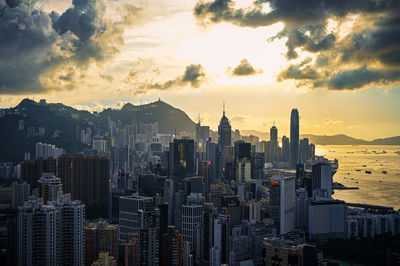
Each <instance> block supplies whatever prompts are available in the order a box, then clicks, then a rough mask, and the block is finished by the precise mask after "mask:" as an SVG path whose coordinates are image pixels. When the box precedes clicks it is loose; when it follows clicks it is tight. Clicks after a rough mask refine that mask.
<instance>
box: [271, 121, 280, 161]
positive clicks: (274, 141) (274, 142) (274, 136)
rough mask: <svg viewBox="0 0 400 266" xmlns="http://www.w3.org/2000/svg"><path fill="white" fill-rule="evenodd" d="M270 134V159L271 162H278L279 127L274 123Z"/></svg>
mask: <svg viewBox="0 0 400 266" xmlns="http://www.w3.org/2000/svg"><path fill="white" fill-rule="evenodd" d="M269 134H270V143H271V144H270V154H269V156H270V159H271V162H276V161H277V159H278V156H277V155H278V145H279V143H278V129H277V128H276V126H275V125H273V126H272V127H271V129H270V131H269Z"/></svg>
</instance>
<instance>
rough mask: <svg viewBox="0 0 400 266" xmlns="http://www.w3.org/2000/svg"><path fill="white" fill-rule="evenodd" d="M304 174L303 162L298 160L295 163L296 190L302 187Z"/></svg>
mask: <svg viewBox="0 0 400 266" xmlns="http://www.w3.org/2000/svg"><path fill="white" fill-rule="evenodd" d="M305 173H306V172H305V165H304V161H303V160H302V159H301V158H300V160H299V161H298V162H297V163H296V188H299V187H303V185H304V181H303V180H304V177H305Z"/></svg>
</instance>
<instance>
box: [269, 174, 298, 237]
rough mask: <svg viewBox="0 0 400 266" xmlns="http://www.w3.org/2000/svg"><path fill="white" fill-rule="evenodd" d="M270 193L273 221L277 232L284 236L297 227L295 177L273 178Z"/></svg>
mask: <svg viewBox="0 0 400 266" xmlns="http://www.w3.org/2000/svg"><path fill="white" fill-rule="evenodd" d="M270 193H271V196H270V197H271V199H270V208H271V219H272V220H274V224H275V227H276V229H277V232H278V233H279V234H281V235H284V234H286V233H288V232H290V231H292V230H294V226H295V219H296V201H295V196H296V195H295V176H273V177H272V178H271V192H270Z"/></svg>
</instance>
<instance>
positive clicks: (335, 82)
mask: <svg viewBox="0 0 400 266" xmlns="http://www.w3.org/2000/svg"><path fill="white" fill-rule="evenodd" d="M399 80H400V71H399V70H386V71H382V70H373V69H367V68H366V67H362V68H359V69H356V70H348V71H341V72H339V73H336V74H334V75H333V76H332V78H331V79H330V80H329V81H328V82H327V84H326V85H327V86H328V87H329V88H331V89H334V90H346V89H347V90H351V89H356V88H362V87H364V86H365V85H369V84H380V83H389V82H393V81H399ZM316 85H320V84H316Z"/></svg>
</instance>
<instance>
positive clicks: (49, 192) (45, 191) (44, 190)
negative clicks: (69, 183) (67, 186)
mask: <svg viewBox="0 0 400 266" xmlns="http://www.w3.org/2000/svg"><path fill="white" fill-rule="evenodd" d="M39 183H40V184H41V188H40V197H41V198H43V203H44V204H47V202H48V201H56V200H57V194H58V192H59V191H62V184H61V180H60V178H58V177H56V176H55V175H54V174H53V173H43V175H42V177H41V178H40V179H39Z"/></svg>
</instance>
